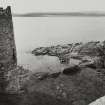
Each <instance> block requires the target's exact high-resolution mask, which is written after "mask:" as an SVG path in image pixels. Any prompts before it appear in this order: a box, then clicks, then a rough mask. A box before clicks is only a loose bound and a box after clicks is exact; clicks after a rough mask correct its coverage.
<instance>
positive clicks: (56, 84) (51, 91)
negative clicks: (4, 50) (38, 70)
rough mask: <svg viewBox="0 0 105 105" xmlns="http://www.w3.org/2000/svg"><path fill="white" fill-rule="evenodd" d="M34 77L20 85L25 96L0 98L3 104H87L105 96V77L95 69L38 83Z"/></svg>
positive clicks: (83, 69)
mask: <svg viewBox="0 0 105 105" xmlns="http://www.w3.org/2000/svg"><path fill="white" fill-rule="evenodd" d="M98 71H99V70H98ZM33 75H34V74H32V76H30V78H29V79H28V80H27V81H25V83H24V84H23V89H24V91H25V92H24V93H21V94H6V95H1V96H0V97H1V98H0V99H2V98H3V97H2V96H6V97H4V98H3V99H6V100H7V103H8V104H2V105H88V104H89V103H91V102H92V101H94V100H96V99H97V98H99V97H101V96H104V95H105V83H104V81H103V80H104V79H103V78H104V76H103V78H101V77H100V74H99V73H98V72H97V70H95V69H90V68H82V70H81V72H79V73H76V74H75V75H64V74H61V75H60V76H59V77H58V78H56V79H55V78H47V79H45V80H37V79H36V78H34V76H33ZM0 101H1V100H0ZM4 101H5V100H4ZM2 102H3V100H2ZM5 102H6V101H5ZM9 103H10V104H9ZM0 105H1V103H0Z"/></svg>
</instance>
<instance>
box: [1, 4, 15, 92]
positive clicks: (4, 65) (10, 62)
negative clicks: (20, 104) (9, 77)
mask: <svg viewBox="0 0 105 105" xmlns="http://www.w3.org/2000/svg"><path fill="white" fill-rule="evenodd" d="M16 65H17V57H16V46H15V40H14V31H13V22H12V14H11V7H10V6H8V7H7V8H6V9H3V8H0V91H1V90H3V89H4V88H5V85H6V84H5V73H7V71H8V70H10V69H11V68H12V67H15V66H16Z"/></svg>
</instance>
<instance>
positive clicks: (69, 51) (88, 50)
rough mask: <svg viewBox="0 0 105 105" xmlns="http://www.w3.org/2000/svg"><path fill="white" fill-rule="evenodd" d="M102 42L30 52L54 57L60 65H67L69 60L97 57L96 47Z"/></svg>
mask: <svg viewBox="0 0 105 105" xmlns="http://www.w3.org/2000/svg"><path fill="white" fill-rule="evenodd" d="M101 43H102V42H99V41H96V42H94V41H91V42H87V43H72V44H65V45H57V46H50V47H39V48H36V49H34V50H33V51H32V54H34V55H35V56H44V55H48V56H56V57H58V58H59V60H60V63H61V64H68V63H69V61H70V58H73V59H79V60H82V59H83V60H84V59H87V60H88V61H89V60H90V59H91V60H93V59H94V58H96V57H97V51H96V50H97V47H98V46H99V45H100V44H101Z"/></svg>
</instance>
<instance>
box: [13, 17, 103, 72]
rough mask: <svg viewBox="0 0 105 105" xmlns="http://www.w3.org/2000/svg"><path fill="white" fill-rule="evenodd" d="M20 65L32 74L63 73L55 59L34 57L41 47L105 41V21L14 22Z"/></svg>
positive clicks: (94, 19) (66, 19)
mask: <svg viewBox="0 0 105 105" xmlns="http://www.w3.org/2000/svg"><path fill="white" fill-rule="evenodd" d="M13 22H14V33H15V42H16V47H17V55H18V64H20V65H23V66H24V67H26V68H29V69H30V70H32V71H46V70H48V69H47V68H49V67H50V69H51V70H60V69H61V64H60V63H59V60H58V58H56V57H49V56H44V57H35V56H33V55H32V54H30V52H31V51H32V50H33V49H35V48H36V47H39V46H50V45H57V44H65V43H72V42H80V41H82V42H87V41H92V40H95V41H96V40H104V39H105V18H99V17H98V18H93V17H50V18H49V17H43V18H38V17H34V18H31V17H30V18H29V17H28V18H26V17H24V18H23V17H22V18H19V17H18V18H16V17H15V18H13Z"/></svg>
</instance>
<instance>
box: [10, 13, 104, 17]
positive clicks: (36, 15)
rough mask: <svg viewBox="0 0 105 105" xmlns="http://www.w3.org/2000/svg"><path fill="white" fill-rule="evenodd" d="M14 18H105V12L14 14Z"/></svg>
mask: <svg viewBox="0 0 105 105" xmlns="http://www.w3.org/2000/svg"><path fill="white" fill-rule="evenodd" d="M12 15H13V16H14V17H61V16H62V17H72V16H73V17H75V16H78V17H81V16H82V17H105V12H37V13H24V14H16V13H13V14H12Z"/></svg>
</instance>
